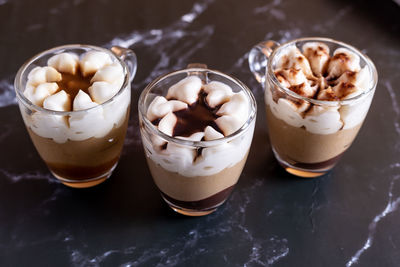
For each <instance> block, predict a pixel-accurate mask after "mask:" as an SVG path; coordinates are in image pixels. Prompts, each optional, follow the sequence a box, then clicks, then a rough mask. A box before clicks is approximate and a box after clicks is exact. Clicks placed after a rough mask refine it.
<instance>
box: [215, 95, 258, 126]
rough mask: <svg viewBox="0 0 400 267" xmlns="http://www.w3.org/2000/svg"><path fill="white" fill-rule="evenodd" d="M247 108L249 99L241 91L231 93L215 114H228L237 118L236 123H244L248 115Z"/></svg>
mask: <svg viewBox="0 0 400 267" xmlns="http://www.w3.org/2000/svg"><path fill="white" fill-rule="evenodd" d="M249 109H250V107H249V100H248V99H247V97H246V95H245V94H244V93H243V92H239V93H235V94H233V96H232V97H231V99H230V100H229V101H228V102H226V103H225V104H223V105H222V106H221V108H220V109H219V110H218V112H217V115H218V116H223V115H230V116H233V117H235V118H237V120H238V122H237V123H241V124H244V123H245V122H246V120H247V118H248V116H249ZM240 127H241V126H240ZM240 127H239V128H240ZM239 128H238V129H239Z"/></svg>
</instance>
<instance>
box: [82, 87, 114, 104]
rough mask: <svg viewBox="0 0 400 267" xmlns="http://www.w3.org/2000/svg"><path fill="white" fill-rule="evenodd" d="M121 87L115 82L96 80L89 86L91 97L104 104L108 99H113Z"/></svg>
mask: <svg viewBox="0 0 400 267" xmlns="http://www.w3.org/2000/svg"><path fill="white" fill-rule="evenodd" d="M119 89H120V87H119V86H118V85H117V84H115V83H108V82H94V83H93V84H92V86H90V87H89V88H88V91H89V94H90V96H91V98H92V99H93V100H94V101H95V102H96V103H98V104H102V103H104V102H106V101H107V100H109V99H111V98H112V97H113V96H114V95H115V94H116V93H118V90H119Z"/></svg>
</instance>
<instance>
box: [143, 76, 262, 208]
mask: <svg viewBox="0 0 400 267" xmlns="http://www.w3.org/2000/svg"><path fill="white" fill-rule="evenodd" d="M252 108H253V107H252V99H251V97H250V96H249V95H247V94H246V93H245V92H243V91H241V92H238V93H234V92H233V91H232V89H231V87H230V86H228V85H227V84H225V83H222V82H217V81H211V82H209V83H204V82H203V81H202V80H201V79H200V78H199V77H198V76H195V75H189V76H188V77H187V78H185V79H183V80H181V81H179V82H178V83H176V84H174V85H172V86H171V87H170V88H169V89H168V93H167V95H166V97H163V96H156V97H155V98H154V99H153V101H152V102H151V103H150V105H149V107H148V108H147V113H146V118H147V119H148V120H149V121H150V122H151V123H152V126H150V125H149V127H155V128H157V129H158V130H159V131H160V132H162V133H164V134H166V135H167V136H169V137H170V139H166V138H165V137H163V136H162V135H153V134H151V133H150V132H151V130H150V129H148V127H147V126H146V125H145V124H144V123H142V124H141V125H142V127H141V132H142V140H143V145H144V148H145V152H146V156H147V157H146V158H147V162H148V165H149V168H150V171H151V174H152V176H153V179H154V181H155V183H156V185H157V187H158V188H159V190H160V191H161V195H162V196H163V198H164V200H165V201H166V202H167V203H168V204H169V205H170V206H171V207H172V208H173V209H174V210H175V211H177V212H180V213H182V214H185V215H192V216H198V215H205V214H209V213H211V212H213V211H215V209H216V208H217V207H218V206H219V205H221V204H222V203H223V202H224V201H225V200H226V199H227V197H228V196H229V195H230V193H231V191H232V190H233V187H234V185H235V184H236V183H237V181H238V179H239V176H240V174H241V172H242V169H243V167H244V165H245V163H246V159H247V154H248V151H249V148H250V144H251V140H252V136H253V129H254V120H250V125H249V126H248V127H247V128H246V129H245V130H244V131H243V132H242V133H241V134H239V135H238V136H237V137H234V138H232V139H230V140H226V136H229V135H231V134H235V133H236V132H237V131H238V130H239V129H240V128H241V127H242V126H243V125H245V124H246V123H248V121H249V118H253V116H254V114H252ZM185 141H187V143H184V142H185ZM208 141H213V142H210V144H209V145H207V142H208Z"/></svg>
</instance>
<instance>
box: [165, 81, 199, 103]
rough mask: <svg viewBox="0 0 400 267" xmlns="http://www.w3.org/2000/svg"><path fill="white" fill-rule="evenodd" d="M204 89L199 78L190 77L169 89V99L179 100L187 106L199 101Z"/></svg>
mask: <svg viewBox="0 0 400 267" xmlns="http://www.w3.org/2000/svg"><path fill="white" fill-rule="evenodd" d="M201 87H202V82H201V79H200V78H199V77H197V76H188V77H186V78H185V79H183V80H180V81H179V82H178V83H176V84H174V85H172V86H171V87H170V88H169V89H168V93H167V99H171V98H173V99H177V100H180V101H183V102H185V103H187V104H189V105H190V104H193V103H195V102H196V101H197V98H198V95H199V92H200V90H201Z"/></svg>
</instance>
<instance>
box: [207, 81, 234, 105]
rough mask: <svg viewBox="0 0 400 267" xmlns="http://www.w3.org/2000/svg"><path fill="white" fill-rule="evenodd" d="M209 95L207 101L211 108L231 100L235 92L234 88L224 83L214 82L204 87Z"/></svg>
mask: <svg viewBox="0 0 400 267" xmlns="http://www.w3.org/2000/svg"><path fill="white" fill-rule="evenodd" d="M204 91H205V92H206V93H207V97H206V101H207V104H208V105H209V106H210V107H211V108H215V107H216V106H218V105H220V104H222V103H225V102H227V101H229V100H230V98H231V96H232V94H233V92H232V88H231V87H230V86H228V85H227V84H224V83H222V82H217V81H212V82H210V83H208V84H206V85H205V86H204Z"/></svg>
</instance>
